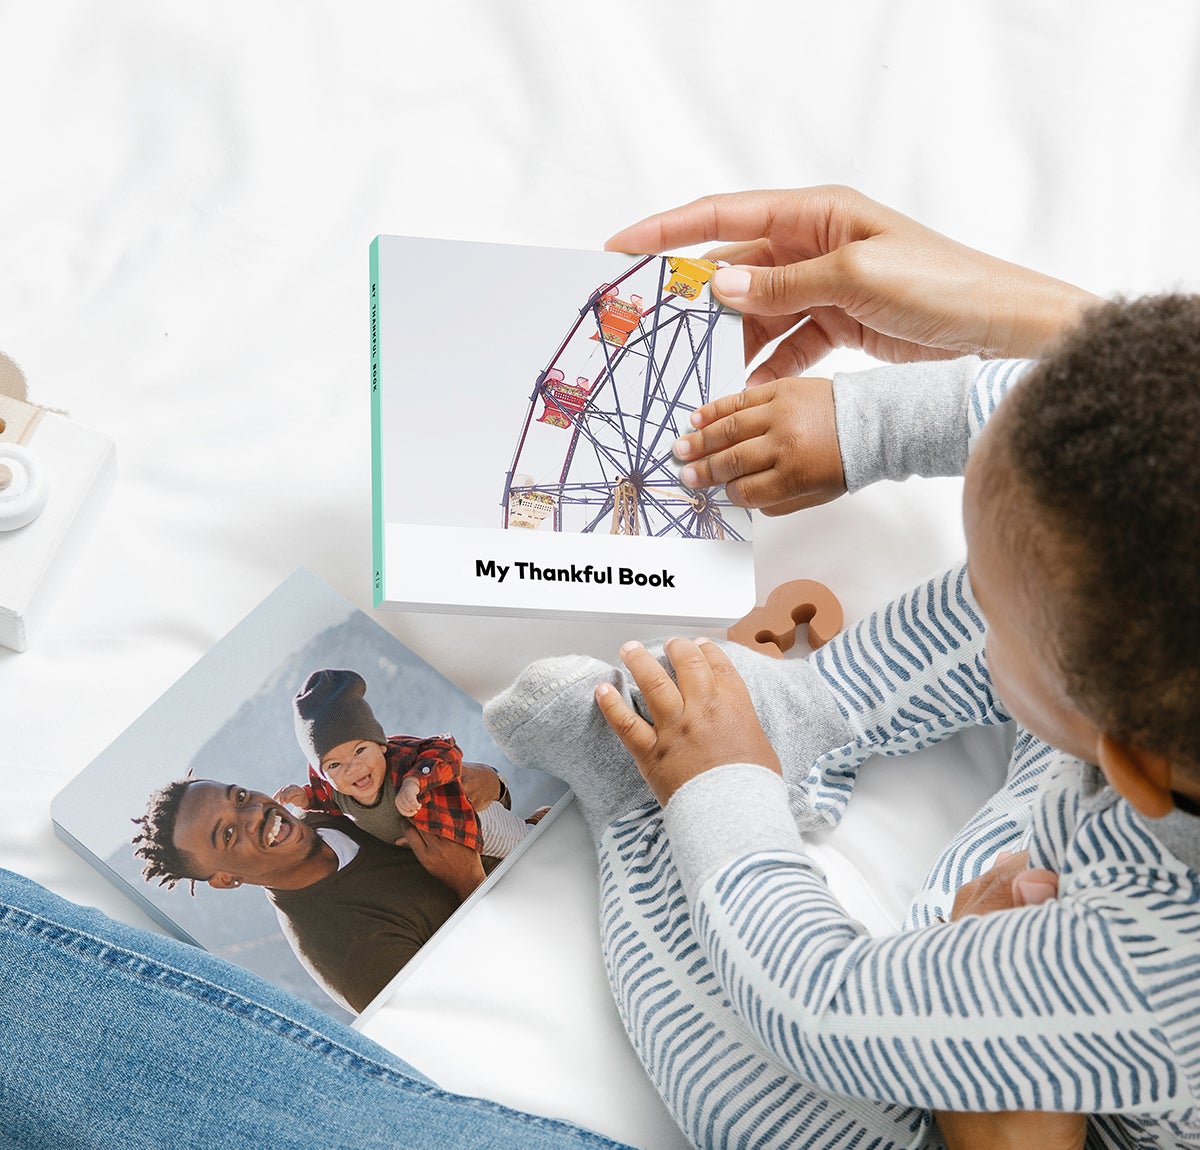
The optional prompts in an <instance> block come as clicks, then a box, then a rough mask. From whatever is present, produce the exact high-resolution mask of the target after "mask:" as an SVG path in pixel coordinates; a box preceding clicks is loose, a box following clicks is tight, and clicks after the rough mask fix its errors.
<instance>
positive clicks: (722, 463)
mask: <svg viewBox="0 0 1200 1150" xmlns="http://www.w3.org/2000/svg"><path fill="white" fill-rule="evenodd" d="M692 424H693V426H695V427H696V428H698V429H699V430H697V431H694V432H691V433H690V434H688V435H685V436H682V437H681V438H680V439H677V440H676V441H675V455H676V457H677V458H679V459H681V460H683V461H685V462H686V463H687V466H686V467H684V469H683V471H682V472H681V474H680V478H681V479H682V481H683V484H684V486H685V487H713V486H715V485H716V484H718V483H724V484H725V492H726V494H727V495H728V496H729V499H730V502H732V503H734V504H736V505H737V506H738V507H757V508H759V509H761V510H762V511H763V513H764V514H766V515H786V514H788V513H789V512H792V511H799V510H800V509H801V508H802V507H815V506H816V505H817V504H818V503H828V502H829V501H830V500H831V499H836V498H837V497H838V496H839V495H844V494H845V492H846V476H845V473H844V472H843V470H842V453H841V450H840V448H839V447H838V437H837V419H836V416H835V414H834V406H833V383H832V381H831V380H828V379H777V380H774V381H772V382H770V383H764V384H763V385H762V386H761V387H752V388H747V389H746V390H745V391H739V392H736V393H735V394H734V395H726V396H722V397H721V398H720V399H716V400H714V401H713V402H712V403H706V404H704V406H703V407H698V408H697V409H696V410H695V411H694V412H693V413H692Z"/></svg>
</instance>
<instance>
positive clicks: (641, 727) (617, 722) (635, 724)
mask: <svg viewBox="0 0 1200 1150" xmlns="http://www.w3.org/2000/svg"><path fill="white" fill-rule="evenodd" d="M596 705H597V706H598V707H599V708H600V713H601V714H602V715H603V716H604V721H605V722H606V723H607V724H608V725H609V727H610V728H611V729H612V733H613V734H614V735H616V736H617V738H618V739H620V740H621V743H622V745H623V746H624V747H625V749H626V750H627V751H628V752H629V753H630V754H631V755H632V756H633V757H634V759H635V760H640V759H641V757H642V756H643V755H646V754H649V753H650V752H651V751H653V750H654V745H655V742H656V736H655V733H654V728H653V727H652V726H651V725H650V724H649V723H647V722H646V720H645V719H643V718H642V717H641V715H639V714H638V713H637V712H636V711H635V710H634V709H633V708H632V707H631V706H629V704H628V703H626V702H625V700H624V699H622V698H621V692H620V691H618V690H617V689H616V687H614V686H613V685H612V684H611V683H601V684H600V685H599V686H598V687H597V688H596Z"/></svg>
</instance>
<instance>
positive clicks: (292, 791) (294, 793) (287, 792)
mask: <svg viewBox="0 0 1200 1150" xmlns="http://www.w3.org/2000/svg"><path fill="white" fill-rule="evenodd" d="M275 801H276V802H277V803H282V804H283V805H284V806H285V807H299V808H300V809H301V810H306V809H307V808H308V795H307V794H306V793H305V791H304V788H303V787H297V786H294V785H289V786H286V787H280V788H279V790H277V791H276V792H275Z"/></svg>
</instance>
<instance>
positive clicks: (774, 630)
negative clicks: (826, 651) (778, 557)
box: [725, 579, 844, 659]
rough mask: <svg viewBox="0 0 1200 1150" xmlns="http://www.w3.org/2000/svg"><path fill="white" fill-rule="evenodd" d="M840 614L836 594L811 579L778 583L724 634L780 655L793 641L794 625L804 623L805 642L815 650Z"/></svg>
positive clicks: (832, 631)
mask: <svg viewBox="0 0 1200 1150" xmlns="http://www.w3.org/2000/svg"><path fill="white" fill-rule="evenodd" d="M843 619H844V616H843V613H842V605H841V603H839V602H838V598H837V596H836V595H835V594H834V593H833V592H832V591H830V590H829V588H828V587H826V586H825V584H824V583H818V582H816V580H814V579H792V580H791V581H789V582H787V583H781V584H780V585H779V586H778V587H776V588H775V590H774V591H772V592H771V594H770V595H768V596H767V601H766V602H765V603H763V604H762V605H761V606H759V607H755V608H754V610H753V611H751V612H750V614H748V615H746V616H745V618H743V619H739V620H738V621H737V622H736V623H734V624H733V626H732V627H730V628H729V630H728V631H726V632H725V634H726V636H727V637H728V638H730V639H732V640H733V642H735V643H741V644H742V646H743V647H749V648H750V650H752V651H761V652H762V653H763V654H764V655H770V656H771V657H772V658H774V659H782V658H783V653H784V651H787V650H790V649H791V646H792V644H793V643H795V641H796V628H797V627H798V626H800V625H801V624H803V623H807V624H808V645H809V646H810V647H811V648H812V649H813V650H814V651H815V650H816V649H817V648H818V647H821V646H823V645H824V644H826V643H828V642H829V640H830V639H832V638H833V637H834V635H836V634H837V633H838V632H839V631H840V630H841V629H842V622H843Z"/></svg>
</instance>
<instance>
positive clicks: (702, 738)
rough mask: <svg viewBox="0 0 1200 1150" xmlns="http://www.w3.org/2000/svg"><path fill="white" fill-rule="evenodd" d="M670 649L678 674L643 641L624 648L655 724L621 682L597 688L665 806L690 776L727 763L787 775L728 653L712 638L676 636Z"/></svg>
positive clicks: (608, 716)
mask: <svg viewBox="0 0 1200 1150" xmlns="http://www.w3.org/2000/svg"><path fill="white" fill-rule="evenodd" d="M666 652H667V657H668V658H669V659H670V660H671V666H672V667H674V668H675V679H674V680H673V679H672V678H671V676H670V675H669V674H668V673H667V672H666V670H665V669H664V668H663V667H662V665H661V664H660V663H659V661H658V660H657V659H656V658H655V657H654V656H653V655H651V654H650V652H649V651H647V650H646V648H645V647H643V646H642V645H641V644H640V643H626V644H625V646H624V647H622V648H621V659H622V660H623V661H624V663H625V666H626V667H628V668H629V672H630V674H631V675H633V678H634V681H635V682H636V683H637V685H638V687H639V689H640V690H641V692H642V698H643V700H644V702H645V705H646V707H647V709H648V710H649V712H650V717H651V718H652V719H653V720H654V725H653V726H651V725H650V724H649V723H647V722H646V721H645V719H643V718H642V717H641V716H640V715H638V714H637V713H636V712H635V711H634V710H633V709H632V708H631V707H630V706H629V705H628V704H627V703H626V702H625V700H624V699H622V698H621V695H620V693H619V692H618V691H617V689H616V688H615V687H613V686H611V685H610V684H608V683H602V684H601V685H600V686H599V687H597V688H596V702H597V703H598V704H599V707H600V710H601V712H602V713H603V715H604V718H605V719H606V720H607V722H608V725H609V726H610V727H611V728H612V729H613V731H614V733H615V734H616V736H617V738H619V739H620V740H621V742H622V743H623V744H624V745H625V749H626V750H627V751H628V752H629V753H630V754H631V755H632V756H633V760H634V762H635V763H637V767H638V770H639V771H641V773H642V777H643V778H644V779H645V780H646V782H647V783H649V784H650V789H651V791H653V792H654V797H655V798H656V799H658V801H659V803H661V804H662V805H663V806H666V805H667V803H668V802H669V801H670V799H671V796H672V795H673V794H674V793H675V792H676V791H677V790H678V789H679V788H680V787H681V786H683V784H684V783H686V782H687V781H688V780H689V779H693V778H695V777H696V776H697V775H700V774H703V773H704V772H705V771H709V770H712V769H713V768H714V767H719V766H723V765H724V764H725V763H758V764H760V765H762V766H764V767H766V768H768V769H769V770H772V771H774V772H775V773H776V774H779V775H781V774H782V773H783V769H782V767H781V766H780V765H779V758H778V756H776V754H775V751H774V749H773V748H772V746H771V744H770V742H769V741H768V740H767V736H766V734H765V733H764V732H763V729H762V724H761V723H759V721H758V716H757V715H756V714H755V713H754V704H753V703H751V702H750V693H749V692H748V691H747V690H746V684H745V683H743V682H742V677H741V676H740V675H739V674H738V673H737V671H736V670H735V669H734V666H733V663H732V662H731V661H730V659H729V656H728V655H726V654H725V652H724V651H722V650H721V648H720V647H718V646H717V645H716V643H713V642H712V641H711V640H708V639H701V640H700V641H699V642H693V641H692V640H691V639H671V640H669V641H668V643H667V645H666Z"/></svg>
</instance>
